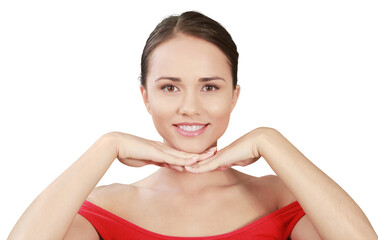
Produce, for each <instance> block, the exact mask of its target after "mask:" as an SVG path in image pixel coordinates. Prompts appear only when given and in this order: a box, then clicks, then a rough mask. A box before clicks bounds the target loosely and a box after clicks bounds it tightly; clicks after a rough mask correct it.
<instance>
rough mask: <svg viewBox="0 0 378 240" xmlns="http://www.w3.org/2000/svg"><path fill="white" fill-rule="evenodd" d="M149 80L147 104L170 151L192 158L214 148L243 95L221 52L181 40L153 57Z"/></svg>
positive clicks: (145, 91) (192, 39) (166, 44)
mask: <svg viewBox="0 0 378 240" xmlns="http://www.w3.org/2000/svg"><path fill="white" fill-rule="evenodd" d="M146 79H147V81H146V89H144V88H143V87H141V92H142V96H143V100H144V102H145V104H146V107H147V110H148V111H149V113H150V114H151V116H152V119H153V122H154V124H155V127H156V129H157V131H158V132H159V134H160V135H161V136H162V137H163V139H164V142H165V143H166V144H167V145H169V146H171V147H173V148H176V149H178V150H181V151H185V152H192V153H201V152H203V151H205V150H206V149H208V148H210V147H213V146H216V144H217V140H218V138H219V137H221V136H222V135H223V133H224V132H225V131H226V128H227V126H228V122H229V119H230V114H231V112H232V110H233V108H234V106H235V104H236V101H237V99H238V96H239V91H240V88H239V86H237V87H236V88H235V89H234V88H233V83H232V75H231V70H230V66H229V63H228V61H227V58H226V56H225V55H224V54H223V52H222V51H221V50H220V49H219V48H217V47H216V46H215V45H214V44H212V43H210V42H207V41H205V40H202V39H200V38H196V37H192V36H188V35H184V34H178V35H176V36H175V37H174V38H172V39H170V40H167V41H165V42H163V43H162V44H160V45H159V46H158V47H157V48H156V49H155V50H154V51H153V52H152V54H151V56H150V60H149V72H148V75H147V78H146Z"/></svg>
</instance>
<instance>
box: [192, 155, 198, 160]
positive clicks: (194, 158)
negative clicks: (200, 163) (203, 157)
mask: <svg viewBox="0 0 378 240" xmlns="http://www.w3.org/2000/svg"><path fill="white" fill-rule="evenodd" d="M198 159H199V155H197V156H194V157H192V158H191V160H198Z"/></svg>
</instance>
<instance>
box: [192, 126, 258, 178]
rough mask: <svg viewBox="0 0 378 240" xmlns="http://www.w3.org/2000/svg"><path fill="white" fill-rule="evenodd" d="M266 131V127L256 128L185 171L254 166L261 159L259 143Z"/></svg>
mask: <svg viewBox="0 0 378 240" xmlns="http://www.w3.org/2000/svg"><path fill="white" fill-rule="evenodd" d="M264 131H265V127H260V128H256V129H255V130H253V131H251V132H248V133H247V134H245V135H244V136H242V137H240V138H239V139H237V140H236V141H234V142H233V143H231V144H230V145H228V146H227V147H225V148H223V149H221V150H220V151H218V152H217V153H216V154H215V155H214V156H213V157H211V158H208V159H206V160H203V161H199V162H196V163H195V164H193V165H191V166H185V169H186V171H187V172H191V173H203V172H209V171H223V170H226V169H228V168H230V167H232V166H247V165H249V164H252V163H254V162H256V161H257V160H258V159H259V158H260V157H261V155H260V152H259V144H258V143H259V139H260V137H261V136H262V134H263V132H264Z"/></svg>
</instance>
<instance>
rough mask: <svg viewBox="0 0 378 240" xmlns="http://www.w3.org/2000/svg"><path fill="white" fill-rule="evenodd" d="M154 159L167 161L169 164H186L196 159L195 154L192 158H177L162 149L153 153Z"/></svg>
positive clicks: (161, 161) (162, 161)
mask: <svg viewBox="0 0 378 240" xmlns="http://www.w3.org/2000/svg"><path fill="white" fill-rule="evenodd" d="M155 157H156V161H158V162H160V163H167V164H169V165H176V166H188V165H191V164H193V163H195V162H196V161H197V159H196V158H197V156H196V157H194V158H189V159H184V158H179V157H176V156H174V155H170V154H167V153H165V152H164V151H160V153H158V154H156V155H155Z"/></svg>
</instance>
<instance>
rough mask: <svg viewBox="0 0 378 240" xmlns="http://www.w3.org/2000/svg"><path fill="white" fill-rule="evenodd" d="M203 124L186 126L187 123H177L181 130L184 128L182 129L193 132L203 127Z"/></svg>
mask: <svg viewBox="0 0 378 240" xmlns="http://www.w3.org/2000/svg"><path fill="white" fill-rule="evenodd" d="M204 126H205V125H192V126H188V125H178V127H179V128H180V129H181V130H184V131H188V132H195V131H198V130H200V129H201V128H203V127H204Z"/></svg>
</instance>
